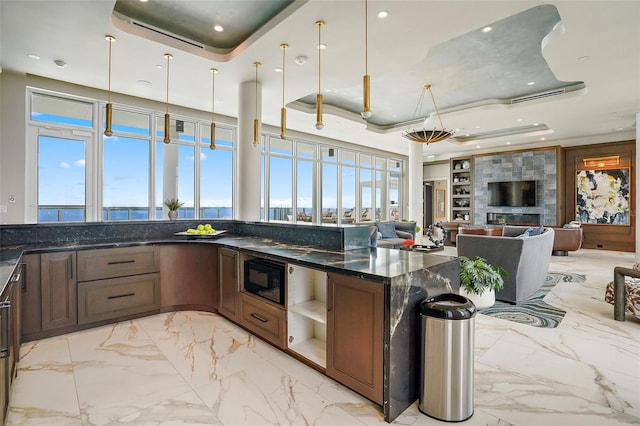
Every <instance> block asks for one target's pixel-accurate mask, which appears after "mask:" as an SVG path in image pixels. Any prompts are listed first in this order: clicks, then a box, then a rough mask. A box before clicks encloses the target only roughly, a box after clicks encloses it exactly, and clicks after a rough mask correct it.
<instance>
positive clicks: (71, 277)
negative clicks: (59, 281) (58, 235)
mask: <svg viewBox="0 0 640 426" xmlns="http://www.w3.org/2000/svg"><path fill="white" fill-rule="evenodd" d="M69 279H70V280H73V256H72V255H69Z"/></svg>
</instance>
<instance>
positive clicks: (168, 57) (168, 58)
mask: <svg viewBox="0 0 640 426" xmlns="http://www.w3.org/2000/svg"><path fill="white" fill-rule="evenodd" d="M164 56H165V57H166V58H167V100H166V102H165V113H166V114H169V60H170V59H171V55H170V54H166V55H164Z"/></svg>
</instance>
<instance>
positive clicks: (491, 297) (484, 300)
mask: <svg viewBox="0 0 640 426" xmlns="http://www.w3.org/2000/svg"><path fill="white" fill-rule="evenodd" d="M459 293H460V296H464V297H466V298H467V299H469V300H471V301H472V302H473V304H474V305H476V309H485V308H490V307H492V306H493V305H494V304H495V303H496V292H495V290H485V291H484V293H482V294H481V295H477V294H475V293H467V291H466V290H465V289H463V288H462V287H460V292H459Z"/></svg>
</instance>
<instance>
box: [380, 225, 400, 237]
mask: <svg viewBox="0 0 640 426" xmlns="http://www.w3.org/2000/svg"><path fill="white" fill-rule="evenodd" d="M376 226H377V227H378V231H379V232H380V233H381V234H382V238H397V235H396V225H395V224H394V223H386V222H377V223H376Z"/></svg>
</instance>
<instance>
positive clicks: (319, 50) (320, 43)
mask: <svg viewBox="0 0 640 426" xmlns="http://www.w3.org/2000/svg"><path fill="white" fill-rule="evenodd" d="M323 24H324V23H323V22H320V23H318V93H320V68H321V64H322V62H321V58H322V55H321V54H320V53H321V51H322V48H321V47H320V46H321V45H322V42H321V38H320V32H321V30H322V25H323Z"/></svg>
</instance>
